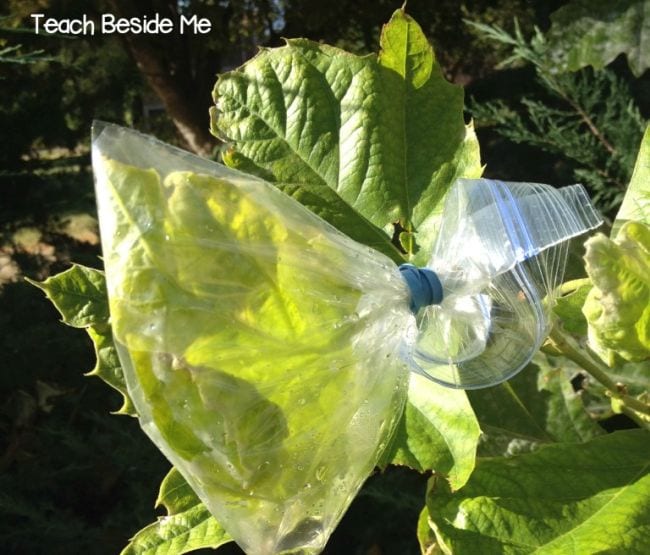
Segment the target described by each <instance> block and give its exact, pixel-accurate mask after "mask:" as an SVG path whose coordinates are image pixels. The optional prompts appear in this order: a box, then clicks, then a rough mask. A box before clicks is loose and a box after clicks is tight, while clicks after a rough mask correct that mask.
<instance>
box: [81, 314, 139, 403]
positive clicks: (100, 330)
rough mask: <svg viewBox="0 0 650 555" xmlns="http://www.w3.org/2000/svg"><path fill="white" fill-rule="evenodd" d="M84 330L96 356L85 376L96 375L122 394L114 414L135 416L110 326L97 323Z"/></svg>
mask: <svg viewBox="0 0 650 555" xmlns="http://www.w3.org/2000/svg"><path fill="white" fill-rule="evenodd" d="M86 331H87V332H88V335H89V336H90V339H91V340H92V342H93V347H94V348H95V356H96V358H97V362H96V363H95V367H94V368H93V369H92V370H91V371H90V372H88V373H87V374H86V376H97V377H98V378H100V379H101V380H103V381H104V382H106V383H107V384H108V385H110V386H111V387H112V388H113V389H116V390H117V391H119V392H120V393H121V394H122V397H123V402H122V406H121V407H120V408H119V409H118V410H117V411H116V412H115V414H125V415H128V416H137V413H136V410H135V407H134V406H133V401H132V400H131V397H130V396H129V392H128V390H127V388H126V382H125V381H124V370H123V369H122V366H121V364H120V360H119V357H118V355H117V349H116V348H115V343H114V341H113V332H112V331H111V327H110V326H109V325H108V324H105V325H97V326H91V327H89V328H87V329H86Z"/></svg>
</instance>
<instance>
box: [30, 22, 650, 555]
mask: <svg viewBox="0 0 650 555" xmlns="http://www.w3.org/2000/svg"><path fill="white" fill-rule="evenodd" d="M381 47H382V50H381V53H380V55H379V57H378V58H374V57H365V58H358V57H355V56H351V55H350V54H347V53H345V52H342V51H340V50H337V49H334V48H330V47H327V46H323V45H320V44H315V43H311V42H309V41H305V40H294V41H289V42H288V44H287V45H286V46H284V47H282V48H279V49H274V50H264V51H262V52H261V53H260V54H259V55H258V56H257V57H255V58H254V59H253V60H251V61H250V62H248V63H247V64H246V65H245V66H244V67H243V68H241V69H240V70H237V71H234V72H230V73H227V74H225V75H223V76H222V77H221V78H220V79H219V81H218V82H217V85H216V87H215V97H216V102H217V109H216V110H215V111H214V112H213V119H212V126H213V130H214V132H215V133H217V134H218V136H219V137H221V138H223V139H225V140H227V141H228V142H229V143H230V144H231V149H230V150H229V151H228V152H226V154H225V156H224V159H225V161H226V162H227V163H228V164H229V165H232V166H235V167H237V168H239V169H243V170H245V171H248V172H250V173H254V174H257V175H260V176H262V177H264V178H265V179H267V180H268V181H270V182H272V183H274V184H275V185H276V186H277V187H278V188H280V189H281V190H283V191H284V192H285V193H286V194H289V195H291V196H293V197H294V198H295V199H297V200H298V201H299V202H301V203H303V204H304V205H306V206H307V207H308V208H310V209H311V210H313V211H314V212H315V213H317V214H319V215H320V216H321V217H323V218H324V219H326V220H327V221H329V222H330V223H332V224H333V225H334V226H336V227H338V228H339V229H341V230H342V231H344V232H346V233H347V234H349V235H350V236H352V237H353V238H355V239H356V240H358V241H360V242H363V243H365V244H368V245H370V246H373V247H374V248H377V249H379V250H382V251H384V252H386V253H387V254H389V255H390V256H391V257H393V259H395V260H396V261H399V260H412V261H415V262H416V263H418V262H420V261H421V260H422V258H423V257H426V252H427V251H428V249H429V248H430V245H431V241H432V239H433V237H434V235H435V223H436V219H437V216H436V214H437V209H438V208H439V204H440V200H441V198H442V197H443V196H444V193H445V192H446V190H447V188H448V187H449V186H450V185H451V183H452V182H453V181H454V180H455V179H456V177H459V176H469V177H474V176H478V175H479V174H480V163H479V160H478V145H477V143H476V139H475V137H474V135H473V132H472V129H471V128H468V127H466V126H465V125H464V123H463V119H462V108H463V106H462V91H461V90H460V89H459V88H456V87H453V86H451V85H449V84H448V83H446V82H445V80H444V79H443V77H442V75H441V71H440V68H439V66H438V64H437V63H436V60H435V58H434V56H433V52H432V50H431V47H430V46H429V44H428V42H427V40H426V38H425V37H424V35H423V33H422V32H421V29H420V28H419V27H418V25H417V24H416V23H415V22H414V21H413V20H412V19H411V18H410V17H408V16H407V15H406V14H404V12H403V11H398V12H396V14H395V15H394V16H393V18H392V19H391V22H390V23H389V24H388V25H387V26H386V27H385V29H384V31H383V34H382V41H381ZM316 105H317V109H315V106H316ZM647 142H648V139H647V137H646V140H645V142H644V146H643V148H642V151H641V155H640V157H639V162H638V165H637V172H636V173H635V176H634V179H633V183H632V186H631V187H630V193H629V194H628V196H627V197H626V199H625V201H626V203H627V206H628V208H627V209H626V211H624V213H623V214H622V216H621V219H633V220H636V222H631V223H627V224H623V225H622V227H620V229H618V227H619V226H618V225H617V227H616V231H617V235H616V236H615V237H614V238H613V242H614V246H612V245H610V243H606V244H602V245H600V246H599V242H600V243H603V239H602V238H600V237H596V238H594V239H593V240H592V241H593V243H592V247H593V248H591V250H590V251H589V252H590V254H589V255H588V257H590V258H589V260H590V264H591V266H592V267H593V268H595V269H596V271H594V270H590V276H591V280H592V281H587V282H585V283H584V285H586V287H587V288H586V289H585V288H576V290H575V292H574V293H573V294H572V295H571V296H569V297H567V298H565V299H563V302H562V303H560V305H559V306H558V314H559V315H560V317H561V318H562V320H563V321H565V322H566V325H565V329H562V328H559V332H558V333H555V334H554V335H553V336H552V339H553V345H551V346H549V349H552V350H553V351H552V352H554V353H555V355H557V354H560V353H561V354H564V355H566V356H564V357H562V356H553V355H551V356H550V357H548V358H547V356H546V355H542V354H540V355H539V357H538V358H537V359H536V361H535V363H534V364H532V365H531V366H530V367H529V368H527V369H526V370H524V371H523V372H522V373H521V374H520V375H519V376H517V377H516V378H514V379H513V380H511V381H510V382H508V383H506V384H502V385H500V386H497V387H494V388H491V389H489V390H484V391H475V392H471V393H470V394H466V393H465V392H462V391H450V390H447V389H444V388H441V387H438V386H435V385H433V384H432V383H430V382H429V381H427V380H425V379H423V378H420V377H417V376H414V377H413V378H412V380H411V384H410V389H409V400H408V404H407V407H406V409H405V412H404V415H403V418H402V421H401V422H400V424H399V426H398V431H397V433H396V436H395V439H394V441H393V443H392V445H390V446H389V447H388V449H387V451H386V453H385V456H384V460H383V464H397V465H405V466H408V467H410V468H413V469H415V470H417V471H419V472H433V473H434V474H433V476H432V478H431V480H430V482H429V488H428V491H427V494H426V506H425V508H424V509H423V511H422V514H421V517H420V521H419V523H418V537H419V540H420V543H421V547H422V549H423V551H426V552H430V550H432V549H435V548H436V547H435V546H437V548H438V549H440V550H442V551H443V552H455V551H457V552H465V551H467V552H511V553H523V552H530V551H531V550H539V551H546V552H561V551H563V550H572V551H575V550H576V549H577V550H579V551H585V552H595V551H601V550H618V551H626V552H644V551H647V550H648V549H649V548H650V544H649V543H648V535H647V533H645V532H644V530H645V528H647V524H646V523H647V521H648V511H649V510H650V508H649V507H648V503H647V499H648V498H649V496H650V472H649V470H650V468H649V467H648V460H650V442H648V437H649V436H648V432H647V431H646V430H642V429H635V430H630V431H626V432H620V431H619V432H616V433H613V434H609V435H606V434H604V433H603V430H602V428H600V427H599V426H598V424H597V423H596V422H595V420H594V418H593V416H594V415H596V414H597V413H596V411H594V410H590V406H589V401H590V399H591V398H592V397H593V398H594V399H599V400H601V401H602V399H603V398H604V395H608V396H609V397H612V398H613V400H614V401H615V403H614V404H613V407H614V409H616V410H620V411H623V412H626V413H628V414H630V415H633V416H634V417H635V418H636V419H637V421H638V422H639V424H640V425H643V426H645V420H644V418H645V416H646V412H644V411H646V410H647V404H646V403H645V400H644V397H643V395H644V394H645V391H636V390H632V387H630V389H629V390H628V391H625V390H624V389H623V388H620V387H617V385H616V383H614V381H613V379H611V376H612V374H613V373H617V374H618V375H620V376H621V377H622V378H623V380H624V382H625V383H629V384H632V383H633V381H632V379H631V378H632V377H634V376H638V377H641V378H642V377H643V368H641V369H639V367H637V366H635V367H634V368H632V367H630V366H628V365H627V364H626V363H625V362H622V361H621V362H620V364H619V363H618V362H619V359H618V358H617V357H624V356H627V355H626V353H627V351H629V345H628V342H629V341H630V330H631V329H634V330H638V333H637V334H636V336H634V337H633V339H634V345H633V348H634V352H633V354H632V357H633V358H631V359H630V357H629V356H628V359H630V360H633V361H635V364H636V363H638V364H645V369H646V371H647V361H648V355H649V354H650V345H649V344H648V337H647V335H644V332H647V325H648V324H647V319H648V316H647V314H646V312H647V311H645V312H643V311H642V312H641V313H638V312H635V311H629V310H626V309H625V308H624V306H625V305H624V304H622V302H621V299H622V300H623V301H624V302H633V299H635V298H644V295H645V298H647V291H648V282H647V276H648V275H650V273H649V272H648V258H647V252H648V247H647V239H646V235H645V234H646V233H647V232H646V231H638V230H639V229H641V230H644V229H646V228H645V227H643V226H644V225H647V224H648V223H650V222H649V221H648V217H650V216H649V212H648V209H647V198H648V191H647V185H645V183H646V181H644V177H643V176H644V172H647V166H648V144H647ZM405 153H406V155H405ZM624 206H626V205H624ZM644 222H645V223H644ZM621 223H622V222H621ZM631 226H632V227H631ZM639 226H641V227H639ZM393 236H397V237H398V238H399V244H400V247H401V248H400V249H399V250H397V249H395V247H394V246H393V242H392V238H393ZM619 236H620V237H619ZM607 240H608V241H609V239H607ZM616 248H626V249H628V250H633V251H634V252H635V253H641V254H635V255H634V256H631V257H630V260H629V261H628V260H627V259H624V258H623V257H621V256H619V255H617V254H616V252H615V249H616ZM612 252H614V254H613V255H611V253H612ZM603 253H605V254H603ZM644 253H645V254H644ZM605 256H610V257H611V259H612V260H613V261H614V263H613V265H612V266H611V267H612V268H614V271H613V272H609V273H607V274H606V275H599V274H598V270H597V269H598V268H602V267H603V260H604V258H603V257H605ZM39 287H41V288H42V289H43V290H44V291H45V292H46V293H47V295H48V296H49V297H50V298H51V299H52V300H53V301H54V303H55V304H56V305H57V307H58V308H59V310H60V312H61V314H62V315H63V318H64V321H65V322H66V323H68V324H70V325H73V326H76V327H83V328H86V329H87V330H88V333H89V334H90V336H91V338H92V339H93V341H94V342H95V345H96V348H97V358H98V365H97V368H96V370H95V371H94V373H95V374H96V375H98V376H100V377H101V378H103V379H104V380H105V381H107V382H108V383H109V384H111V385H112V386H113V387H115V388H116V389H118V390H119V391H120V392H121V393H122V394H123V395H124V398H125V404H124V407H123V412H132V409H131V405H130V403H129V397H128V393H127V392H126V389H125V387H124V382H123V376H122V373H121V368H120V366H119V359H118V357H117V354H116V352H115V348H114V345H113V343H112V341H111V337H110V326H109V325H108V310H107V301H106V294H105V288H104V283H103V275H102V274H101V273H100V272H97V271H93V270H90V269H88V268H83V267H80V266H75V267H73V268H72V269H71V270H69V271H67V272H65V273H63V274H60V275H58V276H55V277H53V278H50V279H49V280H46V281H45V282H44V283H42V284H39ZM639 295H641V296H640V297H639ZM585 298H587V300H586V301H585ZM583 306H584V307H585V312H586V313H587V318H588V321H587V320H585V318H584V317H583V316H582V315H581V310H582V308H583ZM593 306H600V307H601V309H602V310H601V312H600V313H598V314H596V312H597V310H592V309H590V308H589V307H593ZM630 318H632V320H633V322H632V323H630ZM587 329H589V330H591V332H590V333H591V334H592V335H593V337H597V339H595V341H597V342H599V343H598V344H599V345H602V348H603V349H609V350H611V351H614V352H615V354H614V355H611V356H613V357H614V358H615V360H616V362H615V366H614V368H613V370H612V369H611V368H609V367H607V366H606V365H605V363H604V362H603V361H602V359H600V358H599V357H597V356H596V355H593V354H592V353H590V352H589V351H588V350H586V349H585V348H584V346H583V345H580V344H579V342H580V341H582V340H583V335H584V333H585V331H586V330H587ZM612 330H613V331H614V332H615V333H611V332H612ZM616 332H618V333H616ZM639 345H640V347H639ZM639 349H641V351H639ZM642 349H645V351H643V350H642ZM639 352H640V354H639ZM608 356H609V353H608ZM611 356H610V358H611ZM622 360H624V359H622ZM585 371H586V372H589V375H590V376H592V377H593V379H594V380H598V381H599V382H600V381H604V383H603V384H602V386H599V387H598V388H586V389H583V390H582V391H583V393H576V391H575V389H574V388H573V387H572V384H571V382H570V381H569V378H571V377H574V376H575V375H576V374H577V373H582V372H585ZM603 374H604V376H605V378H603ZM608 376H609V377H610V380H609V381H607V377H608ZM591 379H592V378H589V380H591ZM646 379H647V378H646ZM639 385H642V384H639ZM646 385H647V384H646ZM644 389H645V388H644ZM594 402H595V401H594ZM480 432H482V434H480ZM159 502H160V503H161V504H162V505H164V506H165V507H166V508H167V509H168V511H169V516H167V517H164V518H162V519H160V520H159V521H158V522H156V523H154V524H152V525H151V526H150V527H147V528H145V529H144V530H142V531H141V532H140V533H138V534H137V535H136V537H135V538H134V539H133V541H132V542H131V544H130V545H129V546H128V547H127V548H126V549H125V552H126V553H144V552H147V553H164V552H170V551H172V552H175V553H183V552H187V551H191V550H193V549H197V548H200V547H217V546H220V545H222V544H224V543H225V542H227V541H228V536H227V534H226V533H225V531H224V530H223V529H222V528H221V526H220V525H219V524H218V523H217V522H216V521H215V520H214V518H213V517H211V516H210V515H209V513H208V512H207V510H206V509H205V507H204V506H203V505H202V504H201V503H200V502H199V500H198V498H197V497H196V495H195V494H194V493H193V492H192V491H191V489H190V488H189V486H187V484H186V483H185V482H184V480H183V479H182V477H181V476H180V474H179V473H178V472H177V471H175V470H172V471H171V472H170V474H169V475H168V476H167V478H166V479H165V480H164V482H163V485H162V487H161V493H160V496H159ZM646 532H647V530H646Z"/></svg>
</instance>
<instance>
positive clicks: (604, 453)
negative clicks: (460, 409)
mask: <svg viewBox="0 0 650 555" xmlns="http://www.w3.org/2000/svg"><path fill="white" fill-rule="evenodd" d="M649 471H650V433H648V432H647V431H642V430H630V431H624V432H615V433H613V434H609V435H604V436H600V437H597V438H595V439H593V440H591V441H589V442H588V443H584V444H556V445H547V446H544V447H541V448H539V449H538V450H537V451H535V452H534V453H528V454H525V455H518V456H514V457H511V458H501V457H498V458H494V459H482V460H479V463H478V464H477V467H476V470H475V471H474V473H473V474H472V477H471V478H470V480H469V482H468V484H467V485H466V486H465V487H463V488H462V489H461V490H460V491H458V492H456V493H451V492H450V491H449V489H448V487H447V484H446V483H445V481H444V480H439V479H437V478H436V477H434V478H433V479H432V485H431V488H430V492H429V495H428V497H427V507H428V509H429V516H430V519H431V522H432V528H433V530H434V532H435V534H436V537H437V539H438V542H439V543H440V544H441V546H442V547H443V550H444V551H445V553H481V554H492V553H495V554H496V553H504V554H524V553H533V552H534V553H539V554H542V553H548V554H551V553H605V552H607V553H648V552H649V551H650V524H649V523H650V473H649Z"/></svg>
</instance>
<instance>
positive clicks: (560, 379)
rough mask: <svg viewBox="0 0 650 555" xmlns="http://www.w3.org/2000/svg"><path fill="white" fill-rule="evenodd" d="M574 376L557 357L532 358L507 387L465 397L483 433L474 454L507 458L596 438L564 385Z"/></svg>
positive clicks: (582, 408)
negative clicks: (540, 447)
mask: <svg viewBox="0 0 650 555" xmlns="http://www.w3.org/2000/svg"><path fill="white" fill-rule="evenodd" d="M578 370H579V368H578V367H577V366H575V365H574V364H572V363H571V362H570V361H569V360H567V359H565V358H563V357H557V358H556V357H546V356H545V355H543V354H541V353H538V354H537V355H536V356H535V358H534V362H533V363H531V364H529V365H528V366H527V367H526V368H525V369H524V370H522V371H521V372H520V373H519V374H518V375H517V376H515V377H514V378H512V379H511V380H509V381H508V382H506V383H503V384H500V385H498V386H495V387H491V388H488V389H483V390H476V391H470V392H468V395H469V398H470V401H471V403H472V406H473V408H474V411H475V412H476V415H477V416H478V419H479V422H480V424H481V429H482V430H483V437H482V441H481V444H480V447H479V454H480V455H482V456H495V455H506V456H509V455H513V454H516V453H520V452H527V451H531V450H535V449H537V448H538V447H539V446H540V445H544V444H546V443H553V442H557V441H562V442H582V441H586V440H588V439H591V438H593V437H595V436H597V435H600V434H602V433H603V431H602V429H601V428H600V427H599V426H598V425H597V424H596V423H595V422H593V420H592V418H591V417H590V416H589V414H588V413H587V411H586V409H585V406H584V404H583V401H582V398H581V397H580V395H578V394H576V392H575V391H574V390H573V388H572V386H571V383H570V381H569V380H570V377H571V376H572V375H573V374H575V373H576V372H577V371H578Z"/></svg>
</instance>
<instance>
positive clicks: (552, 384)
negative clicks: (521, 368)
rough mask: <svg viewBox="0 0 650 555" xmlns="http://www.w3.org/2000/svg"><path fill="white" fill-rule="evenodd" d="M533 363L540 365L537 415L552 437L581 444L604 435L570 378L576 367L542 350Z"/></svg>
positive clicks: (565, 359)
mask: <svg viewBox="0 0 650 555" xmlns="http://www.w3.org/2000/svg"><path fill="white" fill-rule="evenodd" d="M535 363H536V364H537V366H538V367H539V374H538V378H537V379H538V389H539V396H540V397H541V401H542V403H540V405H541V407H540V408H541V410H540V409H539V408H538V409H537V410H536V412H537V414H536V416H537V418H538V420H539V421H540V422H543V423H544V429H545V430H546V431H547V432H548V433H549V434H550V435H551V436H552V437H553V439H554V440H556V441H560V442H564V443H580V442H583V441H588V440H590V439H593V438H595V437H596V436H599V435H602V434H604V433H605V431H604V430H603V429H602V428H601V427H600V426H599V425H598V424H597V423H596V422H595V421H594V419H593V418H592V417H591V416H590V415H589V413H588V412H587V410H586V407H585V404H584V401H583V398H582V395H581V394H580V393H576V391H574V389H573V386H572V384H571V381H570V379H569V378H570V377H571V376H572V375H575V374H576V373H577V371H578V370H579V368H578V367H577V366H576V365H575V364H573V363H572V362H571V361H570V360H568V359H567V358H565V357H549V356H544V355H542V354H541V353H540V354H538V355H537V356H536V357H535Z"/></svg>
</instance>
